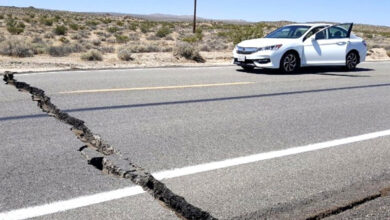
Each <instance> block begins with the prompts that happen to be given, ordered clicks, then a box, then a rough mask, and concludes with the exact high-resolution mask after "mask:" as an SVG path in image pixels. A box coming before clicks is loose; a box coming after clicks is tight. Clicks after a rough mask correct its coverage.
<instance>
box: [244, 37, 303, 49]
mask: <svg viewBox="0 0 390 220" xmlns="http://www.w3.org/2000/svg"><path fill="white" fill-rule="evenodd" d="M297 41H299V40H298V39H285V38H258V39H252V40H246V41H242V42H241V43H239V44H238V45H237V46H239V47H266V46H272V45H277V44H283V45H285V44H289V43H294V42H297Z"/></svg>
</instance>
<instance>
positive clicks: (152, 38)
mask: <svg viewBox="0 0 390 220" xmlns="http://www.w3.org/2000/svg"><path fill="white" fill-rule="evenodd" d="M146 40H160V38H159V37H157V36H156V35H150V36H148V37H147V38H146Z"/></svg>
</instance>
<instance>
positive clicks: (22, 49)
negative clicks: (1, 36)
mask: <svg viewBox="0 0 390 220" xmlns="http://www.w3.org/2000/svg"><path fill="white" fill-rule="evenodd" d="M0 54H1V55H6V56H15V57H32V56H33V55H34V53H33V50H32V49H31V44H30V43H28V42H26V41H25V40H24V39H21V38H13V39H8V40H5V41H3V42H1V43H0Z"/></svg>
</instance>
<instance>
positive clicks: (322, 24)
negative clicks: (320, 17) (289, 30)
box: [286, 23, 332, 27]
mask: <svg viewBox="0 0 390 220" xmlns="http://www.w3.org/2000/svg"><path fill="white" fill-rule="evenodd" d="M301 25H304V26H311V27H316V26H330V25H332V24H327V23H299V24H289V25H286V26H301Z"/></svg>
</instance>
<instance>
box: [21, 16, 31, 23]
mask: <svg viewBox="0 0 390 220" xmlns="http://www.w3.org/2000/svg"><path fill="white" fill-rule="evenodd" d="M22 20H23V21H25V22H27V23H30V22H31V18H29V17H23V18H22Z"/></svg>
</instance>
